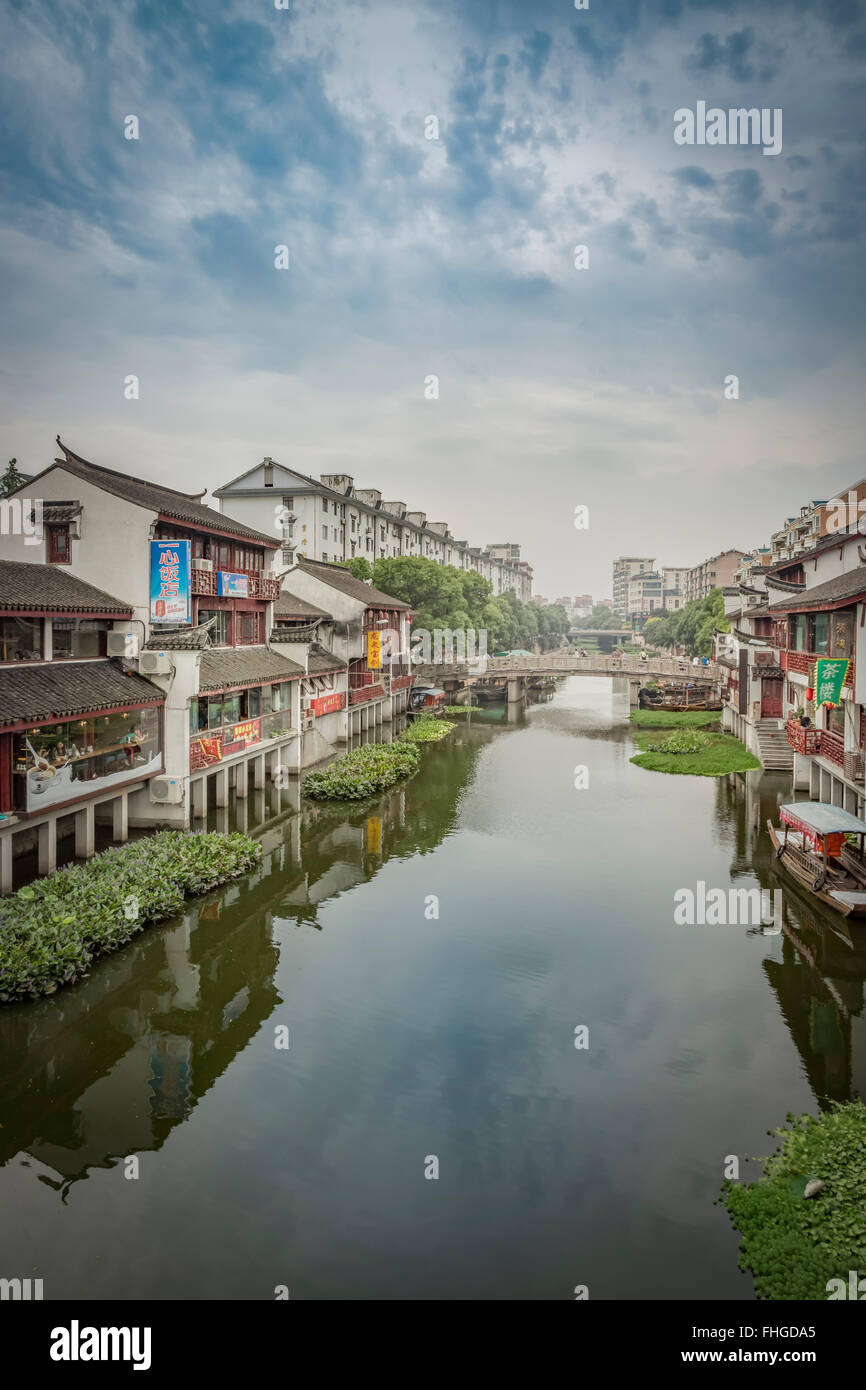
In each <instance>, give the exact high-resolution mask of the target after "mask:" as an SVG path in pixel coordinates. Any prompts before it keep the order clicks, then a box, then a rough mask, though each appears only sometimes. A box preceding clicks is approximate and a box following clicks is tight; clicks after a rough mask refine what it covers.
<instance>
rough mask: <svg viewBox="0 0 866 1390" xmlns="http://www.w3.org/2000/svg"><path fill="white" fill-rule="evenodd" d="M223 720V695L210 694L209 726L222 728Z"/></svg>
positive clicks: (208, 704) (208, 705) (208, 703)
mask: <svg viewBox="0 0 866 1390" xmlns="http://www.w3.org/2000/svg"><path fill="white" fill-rule="evenodd" d="M222 722H223V697H222V695H209V696H208V698H207V727H208V728H209V729H221V728H222Z"/></svg>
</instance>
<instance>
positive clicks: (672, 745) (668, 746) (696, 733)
mask: <svg viewBox="0 0 866 1390" xmlns="http://www.w3.org/2000/svg"><path fill="white" fill-rule="evenodd" d="M711 742H712V740H711V738H710V736H709V734H703V733H701V731H700V729H677V731H676V733H674V734H669V735H668V737H667V738H663V739H662V740H661V741H660V742H659V743H657V744H656V745H655V747H656V751H657V752H659V753H674V754H677V755H679V754H682V753H702V752H703V751H704V749H705V748H708V747H709V746H710V744H711Z"/></svg>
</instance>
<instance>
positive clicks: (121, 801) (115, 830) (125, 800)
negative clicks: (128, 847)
mask: <svg viewBox="0 0 866 1390" xmlns="http://www.w3.org/2000/svg"><path fill="white" fill-rule="evenodd" d="M111 838H112V839H113V840H115V841H119V842H120V843H121V844H122V843H123V842H124V841H125V840H128V839H129V796H128V794H127V793H126V792H121V793H120V796H116V797H115V798H114V801H113V802H112V806H111Z"/></svg>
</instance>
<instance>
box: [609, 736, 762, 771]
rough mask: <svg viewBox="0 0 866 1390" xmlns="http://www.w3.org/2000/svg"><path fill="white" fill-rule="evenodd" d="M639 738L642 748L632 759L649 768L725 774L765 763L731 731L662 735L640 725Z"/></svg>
mask: <svg viewBox="0 0 866 1390" xmlns="http://www.w3.org/2000/svg"><path fill="white" fill-rule="evenodd" d="M635 742H636V743H637V746H638V749H639V750H640V751H639V752H638V753H635V755H634V756H633V757H632V758H631V762H633V763H634V764H635V766H636V767H642V768H645V769H646V770H647V771H648V772H669V773H679V774H687V775H690V776H693V777H724V776H725V774H726V773H728V772H749V771H751V770H752V769H753V768H759V767H760V766H761V764H760V762H759V761H758V759H757V758H755V757H753V755H752V754H751V753H750V752H749V751H748V749H747V748H744V747H743V745H742V743H740V741H739V739H736V738H731V737H730V735H728V734H720V733H704V732H702V731H701V730H699V729H681V730H679V731H677V732H675V733H673V734H670V735H669V736H668V737H667V738H664V739H659V738H658V736H653V734H652V733H651V732H650V731H649V730H643V729H639V730H638V731H637V732H636V733H635ZM671 745H672V746H671Z"/></svg>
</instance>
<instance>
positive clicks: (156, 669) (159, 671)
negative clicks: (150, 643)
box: [138, 652, 171, 676]
mask: <svg viewBox="0 0 866 1390" xmlns="http://www.w3.org/2000/svg"><path fill="white" fill-rule="evenodd" d="M138 669H139V672H140V673H141V675H142V676H170V675H171V657H170V656H169V655H168V652H142V653H141V655H140V656H139V658H138Z"/></svg>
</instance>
